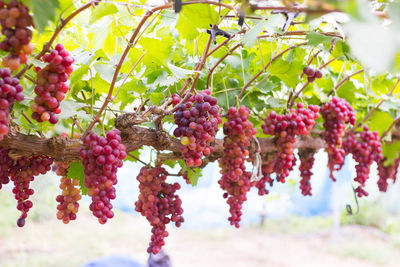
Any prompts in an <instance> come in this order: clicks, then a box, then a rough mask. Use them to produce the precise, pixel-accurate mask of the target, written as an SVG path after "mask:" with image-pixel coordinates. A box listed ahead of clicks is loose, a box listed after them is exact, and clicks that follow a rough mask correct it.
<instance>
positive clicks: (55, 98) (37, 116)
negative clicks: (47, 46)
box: [31, 44, 74, 124]
mask: <svg viewBox="0 0 400 267" xmlns="http://www.w3.org/2000/svg"><path fill="white" fill-rule="evenodd" d="M43 61H44V62H46V63H47V65H46V66H45V67H44V68H43V69H42V68H40V67H36V69H35V70H36V72H37V80H36V87H35V94H36V95H37V96H36V97H35V103H33V104H32V106H31V110H32V112H33V113H32V118H33V119H34V120H36V121H38V122H43V121H49V122H50V123H51V124H56V123H57V122H58V117H57V115H56V114H59V113H60V112H61V108H60V103H61V101H62V100H63V99H64V98H65V94H66V93H67V92H68V89H69V87H68V85H67V84H66V81H67V80H68V77H69V75H70V74H71V73H72V70H73V69H72V63H74V58H73V57H72V56H70V55H69V53H68V51H67V50H66V49H64V46H63V45H62V44H57V45H56V47H55V49H54V50H51V51H50V52H49V53H47V54H45V55H44V56H43Z"/></svg>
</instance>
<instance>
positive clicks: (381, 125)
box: [368, 110, 393, 136]
mask: <svg viewBox="0 0 400 267" xmlns="http://www.w3.org/2000/svg"><path fill="white" fill-rule="evenodd" d="M392 122H393V118H392V116H390V115H389V113H387V112H382V111H379V110H377V111H375V112H374V113H373V114H372V116H371V118H370V119H369V123H368V126H369V129H370V131H378V133H379V136H381V135H382V134H383V133H384V132H385V131H386V129H387V128H389V126H390V125H391V124H392Z"/></svg>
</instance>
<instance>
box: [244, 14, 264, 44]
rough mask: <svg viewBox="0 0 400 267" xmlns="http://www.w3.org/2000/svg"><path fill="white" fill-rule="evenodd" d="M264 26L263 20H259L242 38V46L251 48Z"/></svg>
mask: <svg viewBox="0 0 400 267" xmlns="http://www.w3.org/2000/svg"><path fill="white" fill-rule="evenodd" d="M265 25H266V22H265V20H260V21H259V22H258V23H257V24H256V25H254V27H252V28H251V29H250V30H249V31H248V32H246V33H245V34H244V36H243V45H244V46H246V47H252V46H253V45H254V42H255V41H256V39H257V36H258V35H259V34H260V32H262V30H263V28H264V26H265Z"/></svg>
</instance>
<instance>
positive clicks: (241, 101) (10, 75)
mask: <svg viewBox="0 0 400 267" xmlns="http://www.w3.org/2000/svg"><path fill="white" fill-rule="evenodd" d="M300 2H301V3H298V2H294V1H246V0H241V1H208V0H193V1H181V0H175V1H152V2H151V4H150V3H146V1H127V0H126V1H124V0H122V1H101V0H92V1H72V0H66V1H58V0H52V1H46V4H43V1H41V0H22V1H15V0H12V1H0V24H1V36H2V37H1V39H0V54H1V57H2V68H1V69H0V140H1V141H0V154H1V157H0V189H2V187H3V186H4V187H5V185H7V184H9V185H8V186H10V185H11V187H12V193H13V194H14V196H15V200H16V209H17V210H18V211H20V216H19V217H18V218H15V220H16V224H17V225H18V226H19V227H23V226H24V225H26V224H28V223H29V210H30V209H31V208H32V206H33V205H34V203H33V202H32V201H31V200H30V197H31V196H32V195H33V194H40V191H37V190H35V189H34V188H32V186H31V182H32V181H33V180H34V179H35V177H37V176H38V175H40V174H45V173H47V172H50V171H53V172H55V173H56V174H57V175H59V176H60V186H59V187H60V193H59V195H58V196H57V198H56V199H54V201H55V202H57V203H58V205H57V210H55V211H54V214H55V216H56V217H57V219H59V220H60V222H61V223H64V224H68V223H69V222H70V221H73V220H79V208H80V207H79V201H80V200H81V198H82V195H88V196H89V197H90V198H91V204H90V206H89V209H90V212H91V213H92V214H93V217H94V219H95V220H96V221H98V222H99V223H100V224H106V223H107V221H109V220H112V219H113V217H114V211H113V204H112V200H114V199H115V198H116V195H117V194H118V192H117V190H116V189H115V186H116V184H117V183H118V169H119V168H121V167H122V166H123V164H124V162H126V161H134V162H137V163H141V164H142V165H143V167H142V168H141V169H140V173H139V175H138V176H137V177H136V179H137V180H138V182H139V195H138V196H137V198H136V199H137V201H136V202H135V203H132V206H133V207H134V208H135V210H136V211H137V212H138V213H140V214H141V215H142V216H143V217H145V218H146V220H147V221H148V223H149V224H150V225H151V228H152V230H151V233H148V234H149V247H148V249H147V252H148V253H154V254H157V253H158V252H159V251H160V250H161V249H162V247H163V246H164V245H165V242H166V240H167V237H168V235H169V232H168V230H167V225H169V224H174V225H175V226H176V227H180V226H181V225H182V224H184V223H185V222H184V217H185V215H184V214H185V213H184V210H183V209H182V200H181V198H180V197H179V190H180V188H181V185H180V183H178V182H174V183H172V182H169V181H168V177H171V176H174V177H180V178H181V179H180V182H181V183H188V184H191V185H193V186H196V184H197V181H198V180H199V179H207V177H202V172H201V170H202V169H203V168H204V167H205V166H206V165H207V164H208V163H210V162H218V164H219V167H220V178H219V181H218V184H219V186H220V188H221V189H222V190H223V191H224V193H223V195H221V198H225V199H226V203H227V205H226V210H227V214H228V211H229V217H228V218H227V220H228V221H229V222H230V224H231V225H232V226H233V227H236V228H239V227H240V222H241V217H242V206H243V205H244V203H245V202H246V200H247V197H246V195H247V193H248V192H249V191H250V190H251V188H256V190H257V191H258V194H259V195H260V197H262V196H265V195H268V194H269V191H270V188H271V187H274V185H276V184H279V183H285V182H287V178H288V176H289V174H290V172H292V171H293V170H294V169H295V168H297V169H299V171H300V176H301V180H300V183H299V185H298V186H299V188H300V189H301V193H302V194H303V195H304V197H308V196H311V195H312V194H313V189H312V187H311V182H310V181H311V179H313V173H312V168H313V165H314V160H315V155H316V153H317V152H318V151H320V150H323V151H324V152H325V153H326V154H327V155H328V163H327V166H326V168H328V169H329V171H330V179H331V180H332V182H335V181H336V180H337V172H338V171H340V170H341V168H342V167H343V165H344V161H345V158H346V157H352V158H353V159H354V161H355V162H356V175H355V177H352V178H353V190H354V195H355V197H356V198H363V197H368V195H369V193H368V191H367V190H366V189H365V184H366V181H367V180H368V179H369V174H370V169H371V166H373V164H374V163H375V164H376V165H377V166H378V174H379V180H378V183H377V187H378V188H379V190H380V191H382V192H386V191H387V189H388V187H389V186H390V185H392V184H393V183H395V182H396V176H397V170H398V167H399V164H400V155H399V152H400V117H399V112H398V110H399V109H400V101H399V93H400V86H398V84H399V82H400V77H399V76H397V73H398V72H399V70H400V58H399V53H400V45H399V39H398V38H397V37H396V36H398V35H399V33H400V20H399V18H398V16H397V14H396V12H397V11H399V10H400V5H399V4H398V3H393V2H390V1H365V3H364V2H361V1H350V0H348V1H304V2H302V1H300ZM143 147H147V149H148V150H149V151H151V157H150V160H148V159H147V158H146V157H143V155H141V152H140V151H143V150H140V149H142V148H143ZM296 155H297V157H296ZM145 158H146V159H145ZM297 158H299V159H300V160H299V161H300V162H297V161H298V160H297ZM177 168H179V171H178V172H176V171H175V172H174V171H173V170H176V169H177ZM132 179H134V177H132ZM199 201H201V200H199ZM0 205H1V203H0ZM150 236H151V237H150Z"/></svg>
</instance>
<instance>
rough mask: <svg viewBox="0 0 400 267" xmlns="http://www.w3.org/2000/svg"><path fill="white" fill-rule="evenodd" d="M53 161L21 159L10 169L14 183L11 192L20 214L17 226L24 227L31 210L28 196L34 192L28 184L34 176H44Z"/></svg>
mask: <svg viewBox="0 0 400 267" xmlns="http://www.w3.org/2000/svg"><path fill="white" fill-rule="evenodd" d="M52 163H53V160H52V159H51V158H48V157H42V156H34V157H31V158H28V157H21V158H19V159H18V160H16V161H15V164H14V165H13V166H12V167H11V169H10V175H11V180H12V181H13V182H14V188H13V190H12V192H13V193H14V195H15V199H16V200H17V201H18V204H17V209H18V210H19V211H21V212H22V214H21V216H20V217H19V219H18V221H17V225H18V226H19V227H22V226H24V225H25V219H26V217H27V215H28V211H29V209H30V208H32V206H33V203H32V201H30V200H28V198H29V196H31V195H33V193H34V191H33V189H32V188H29V185H30V182H32V181H33V179H34V176H37V175H39V174H45V173H46V172H48V171H49V170H50V169H51V168H50V165H51V164H52Z"/></svg>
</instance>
